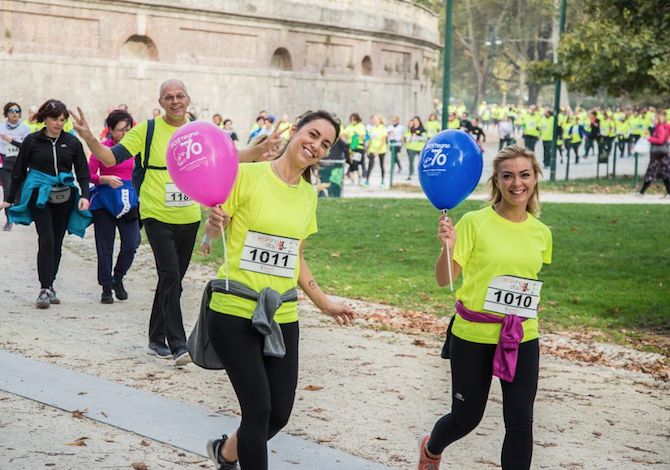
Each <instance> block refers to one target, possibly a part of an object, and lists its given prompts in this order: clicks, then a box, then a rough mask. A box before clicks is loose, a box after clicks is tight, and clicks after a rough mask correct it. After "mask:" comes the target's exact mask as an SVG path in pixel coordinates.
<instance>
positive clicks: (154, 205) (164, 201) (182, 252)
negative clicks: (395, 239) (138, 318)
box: [73, 79, 280, 366]
mask: <svg viewBox="0 0 670 470" xmlns="http://www.w3.org/2000/svg"><path fill="white" fill-rule="evenodd" d="M190 102H191V98H190V96H189V94H188V92H187V90H186V86H185V85H184V83H183V82H182V81H180V80H176V79H171V80H168V81H166V82H164V83H163V84H162V85H161V87H160V89H159V96H158V103H159V104H160V106H161V108H163V110H164V111H165V116H164V117H161V116H159V117H157V118H155V121H154V125H155V127H154V134H153V138H152V139H151V142H150V143H149V146H148V147H147V131H148V128H149V121H143V122H141V123H140V124H138V125H137V126H135V127H133V128H132V129H131V130H130V132H128V133H127V134H126V135H125V136H124V137H123V139H121V141H120V142H119V143H118V144H116V145H115V146H113V147H112V148H109V147H106V146H104V145H102V144H101V143H100V142H99V141H98V140H97V139H96V138H95V136H93V134H92V133H91V130H90V128H89V126H88V123H87V122H86V118H85V116H84V114H83V112H82V111H81V109H79V116H76V115H73V116H74V118H75V124H76V126H77V127H76V129H77V132H79V134H80V135H81V137H82V138H83V139H84V140H85V141H86V144H87V145H88V147H89V149H91V152H92V153H93V154H94V155H95V156H96V158H97V159H98V160H100V161H101V162H102V163H104V164H105V165H107V166H113V165H117V164H119V163H122V162H124V161H126V160H130V159H133V158H134V156H135V155H138V154H142V155H143V154H144V153H145V149H147V148H149V150H150V154H149V162H148V167H147V170H146V174H145V176H144V181H143V183H142V185H141V187H140V192H139V197H140V201H141V204H140V218H141V219H142V222H143V224H144V228H145V230H146V234H147V238H148V239H149V243H150V244H151V248H152V250H153V253H154V259H155V261H156V270H157V271H158V286H157V287H156V293H155V295H154V302H153V307H152V310H151V319H150V321H149V349H148V351H149V353H150V354H155V355H156V356H157V357H160V358H165V359H167V358H173V360H174V364H175V365H176V366H183V365H185V364H188V363H189V362H191V358H190V355H189V353H188V349H187V347H186V333H185V332H184V325H183V320H182V311H181V303H180V299H181V292H182V287H181V282H182V279H183V278H184V275H185V274H186V270H187V269H188V266H189V263H190V261H191V254H192V253H193V246H194V244H195V237H196V235H197V233H198V227H199V225H200V206H199V205H198V204H196V203H195V202H194V201H192V200H191V199H189V198H188V197H185V195H184V194H182V193H181V191H179V189H178V188H177V186H176V185H175V184H174V183H173V182H172V180H171V179H170V175H169V174H168V172H167V167H166V158H167V155H166V151H167V146H168V143H169V141H170V138H171V137H172V134H174V133H175V132H176V131H177V129H179V127H181V126H183V125H185V124H187V123H188V122H189V121H188V119H187V117H186V116H187V109H188V106H189V104H190ZM279 141H280V137H279V136H277V135H274V134H273V135H272V136H271V138H270V139H268V141H267V142H266V143H264V144H263V145H260V146H258V147H255V148H254V149H250V150H247V151H242V152H240V159H241V160H248V161H253V159H254V158H256V157H257V156H258V155H262V154H263V153H266V152H272V151H275V150H276V148H277V146H278V144H279ZM143 156H144V155H143ZM166 341H167V345H166V344H165V343H166Z"/></svg>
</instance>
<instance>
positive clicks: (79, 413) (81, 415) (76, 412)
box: [72, 408, 88, 419]
mask: <svg viewBox="0 0 670 470" xmlns="http://www.w3.org/2000/svg"><path fill="white" fill-rule="evenodd" d="M85 413H88V408H87V409H85V410H83V411H79V410H74V411H73V412H72V417H73V418H78V419H84V418H86V416H84V414H85Z"/></svg>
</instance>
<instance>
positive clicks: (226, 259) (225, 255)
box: [221, 226, 453, 290]
mask: <svg viewBox="0 0 670 470" xmlns="http://www.w3.org/2000/svg"><path fill="white" fill-rule="evenodd" d="M221 240H222V241H223V264H224V266H225V267H226V268H225V269H226V290H229V289H228V251H227V250H226V232H225V231H224V229H223V226H221ZM452 290H453V289H452Z"/></svg>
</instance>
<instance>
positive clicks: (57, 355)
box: [42, 354, 65, 357]
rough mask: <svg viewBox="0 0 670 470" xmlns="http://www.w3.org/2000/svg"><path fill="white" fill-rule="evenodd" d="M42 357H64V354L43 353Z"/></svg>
mask: <svg viewBox="0 0 670 470" xmlns="http://www.w3.org/2000/svg"><path fill="white" fill-rule="evenodd" d="M42 357H65V354H45V355H44V356H42Z"/></svg>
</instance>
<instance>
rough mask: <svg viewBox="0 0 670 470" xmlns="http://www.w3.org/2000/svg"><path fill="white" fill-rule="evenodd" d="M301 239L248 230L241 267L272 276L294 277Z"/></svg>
mask: <svg viewBox="0 0 670 470" xmlns="http://www.w3.org/2000/svg"><path fill="white" fill-rule="evenodd" d="M299 248H300V240H297V239H295V238H288V237H281V236H278V235H268V234H266V233H261V232H253V231H251V230H249V231H248V232H247V238H246V239H245V241H244V248H243V251H242V259H241V260H240V269H244V270H246V271H253V272H256V273H261V274H269V275H270V276H279V277H287V278H292V277H293V273H294V272H295V266H296V263H297V261H298V255H299V251H298V250H299Z"/></svg>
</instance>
